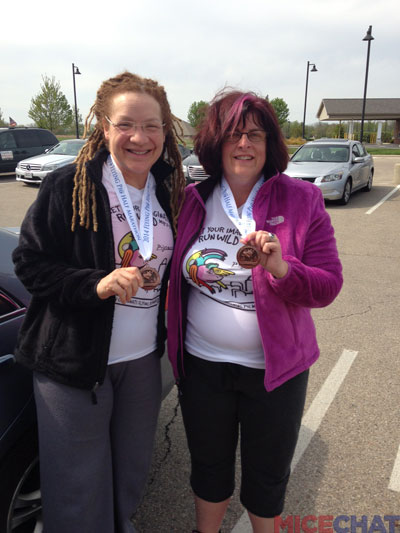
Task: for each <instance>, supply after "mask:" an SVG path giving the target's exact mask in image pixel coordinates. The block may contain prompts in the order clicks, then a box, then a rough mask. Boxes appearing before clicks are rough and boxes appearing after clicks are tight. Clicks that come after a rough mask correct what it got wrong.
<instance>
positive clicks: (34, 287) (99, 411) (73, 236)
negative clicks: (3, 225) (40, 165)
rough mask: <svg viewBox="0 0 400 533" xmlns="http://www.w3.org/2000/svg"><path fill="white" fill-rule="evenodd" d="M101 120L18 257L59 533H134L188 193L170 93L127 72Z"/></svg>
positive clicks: (104, 95)
mask: <svg viewBox="0 0 400 533" xmlns="http://www.w3.org/2000/svg"><path fill="white" fill-rule="evenodd" d="M94 118H96V124H95V127H94V130H93V132H92V134H91V135H90V137H89V139H88V141H87V143H86V144H85V145H84V147H83V148H82V150H81V152H80V153H79V155H78V157H77V160H76V162H75V164H74V165H69V166H66V167H63V168H62V169H59V170H58V171H55V172H53V173H52V175H51V176H49V178H48V179H45V180H44V181H43V183H42V185H41V187H40V191H39V194H38V197H37V200H36V201H35V203H34V204H33V205H32V206H31V208H30V209H29V210H28V212H27V214H26V217H25V219H24V222H23V224H22V227H21V236H20V242H19V246H18V247H17V249H16V250H15V252H14V254H13V260H14V263H15V268H16V272H17V275H18V276H19V278H20V279H21V281H22V282H23V283H24V285H25V286H26V287H27V289H28V290H29V291H30V292H31V294H32V300H31V305H30V307H29V309H28V312H27V314H26V318H25V321H24V324H23V326H22V328H21V331H20V335H19V340H18V347H17V350H16V357H17V360H18V361H19V362H20V363H22V364H24V365H25V366H27V367H29V368H31V369H32V370H33V371H34V391H35V400H36V406H37V413H38V427H39V451H40V457H41V463H40V465H41V466H40V468H41V488H42V497H43V517H44V529H45V531H46V533H75V532H78V531H82V532H85V533H102V532H104V533H112V532H118V533H128V532H133V531H134V527H133V524H132V522H131V517H132V514H133V513H134V512H135V510H136V508H137V505H138V502H139V499H140V497H141V494H142V490H143V486H144V483H145V479H146V476H147V472H148V468H149V465H150V458H151V450H152V444H153V439H154V433H155V428H156V422H157V416H158V412H159V407H160V398H161V373H160V356H161V355H162V353H163V351H164V341H165V326H164V307H165V298H166V290H167V277H168V270H169V262H170V258H171V254H172V249H173V230H172V228H173V227H175V222H176V218H177V216H178V211H179V205H180V204H181V202H182V197H183V190H184V177H183V173H182V165H181V159H180V154H179V150H178V147H177V144H176V131H175V127H174V124H173V118H174V117H173V116H172V114H171V111H170V107H169V104H168V101H167V98H166V94H165V91H164V88H163V87H162V86H160V85H158V84H157V82H155V81H153V80H150V79H143V78H141V77H139V76H137V75H134V74H131V73H129V72H124V73H122V74H121V75H118V76H116V77H114V78H111V79H109V80H107V81H105V82H104V83H103V84H102V85H101V87H100V89H99V90H98V92H97V98H96V101H95V103H94V105H93V106H92V108H91V112H90V114H89V116H88V118H87V120H86V124H85V132H86V131H88V129H89V128H90V125H91V122H92V120H93V119H94ZM60 483H62V490H60V486H59V485H60Z"/></svg>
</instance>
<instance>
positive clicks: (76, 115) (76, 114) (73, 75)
mask: <svg viewBox="0 0 400 533" xmlns="http://www.w3.org/2000/svg"><path fill="white" fill-rule="evenodd" d="M76 74H80V72H79V68H78V67H77V66H76V65H74V64H73V63H72V80H73V82H74V101H75V127H76V138H77V139H79V124H78V107H77V105H76V88H75V75H76Z"/></svg>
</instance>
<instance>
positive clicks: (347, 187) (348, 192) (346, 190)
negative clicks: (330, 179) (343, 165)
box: [339, 178, 351, 205]
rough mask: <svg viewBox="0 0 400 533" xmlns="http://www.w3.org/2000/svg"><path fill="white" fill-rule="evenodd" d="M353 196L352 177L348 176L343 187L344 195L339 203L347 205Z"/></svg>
mask: <svg viewBox="0 0 400 533" xmlns="http://www.w3.org/2000/svg"><path fill="white" fill-rule="evenodd" d="M350 196H351V179H350V178H348V180H347V181H346V183H345V185H344V188H343V195H342V197H341V198H340V200H339V204H341V205H347V204H348V203H349V200H350Z"/></svg>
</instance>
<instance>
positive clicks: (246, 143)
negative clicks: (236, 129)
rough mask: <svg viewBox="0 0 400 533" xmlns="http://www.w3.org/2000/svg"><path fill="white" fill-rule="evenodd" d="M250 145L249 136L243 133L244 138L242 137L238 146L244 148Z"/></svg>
mask: <svg viewBox="0 0 400 533" xmlns="http://www.w3.org/2000/svg"><path fill="white" fill-rule="evenodd" d="M249 145H250V141H249V138H248V136H247V133H242V136H241V137H240V141H239V142H238V146H242V147H243V148H244V147H245V146H249Z"/></svg>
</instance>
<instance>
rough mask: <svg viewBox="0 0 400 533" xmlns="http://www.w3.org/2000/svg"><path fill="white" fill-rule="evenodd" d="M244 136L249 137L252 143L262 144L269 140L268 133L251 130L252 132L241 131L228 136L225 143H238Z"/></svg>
mask: <svg viewBox="0 0 400 533" xmlns="http://www.w3.org/2000/svg"><path fill="white" fill-rule="evenodd" d="M243 135H247V138H248V140H249V141H250V142H252V143H260V142H263V141H265V139H266V138H267V135H268V134H267V132H266V131H264V130H250V131H239V130H235V131H234V132H233V133H231V134H229V135H227V136H226V137H225V138H224V141H225V142H227V143H232V144H234V143H238V142H239V141H240V139H241V138H242V136H243Z"/></svg>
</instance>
